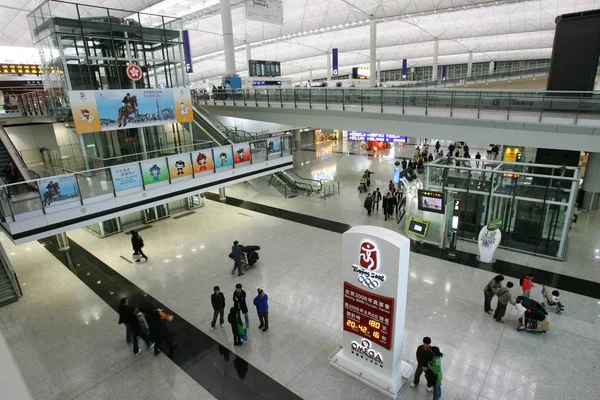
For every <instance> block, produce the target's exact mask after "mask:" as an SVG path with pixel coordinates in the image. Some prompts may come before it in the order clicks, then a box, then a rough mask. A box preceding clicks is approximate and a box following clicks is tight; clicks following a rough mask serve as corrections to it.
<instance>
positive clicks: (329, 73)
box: [311, 50, 331, 87]
mask: <svg viewBox="0 0 600 400" xmlns="http://www.w3.org/2000/svg"><path fill="white" fill-rule="evenodd" d="M311 73H312V71H311ZM329 86H331V50H327V87H329Z"/></svg>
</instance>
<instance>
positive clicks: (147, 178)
mask: <svg viewBox="0 0 600 400" xmlns="http://www.w3.org/2000/svg"><path fill="white" fill-rule="evenodd" d="M140 165H141V166H142V177H143V179H144V184H146V185H153V184H156V183H159V182H164V181H167V183H168V182H169V168H168V167H167V162H166V160H165V159H164V158H155V159H153V160H148V161H142V162H141V163H140Z"/></svg>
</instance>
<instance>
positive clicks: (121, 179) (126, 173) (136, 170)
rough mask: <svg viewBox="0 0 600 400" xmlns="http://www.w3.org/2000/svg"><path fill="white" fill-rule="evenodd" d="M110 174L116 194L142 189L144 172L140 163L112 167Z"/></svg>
mask: <svg viewBox="0 0 600 400" xmlns="http://www.w3.org/2000/svg"><path fill="white" fill-rule="evenodd" d="M110 174H111V175H112V181H113V186H114V188H115V191H116V192H120V191H121V190H127V189H133V188H137V187H139V188H141V187H142V171H141V170H140V165H139V164H138V163H134V164H125V165H118V166H115V167H111V168H110Z"/></svg>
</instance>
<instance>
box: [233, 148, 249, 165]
mask: <svg viewBox="0 0 600 400" xmlns="http://www.w3.org/2000/svg"><path fill="white" fill-rule="evenodd" d="M233 163H234V164H235V167H236V168H237V167H243V166H246V165H250V164H251V160H250V143H236V144H234V145H233Z"/></svg>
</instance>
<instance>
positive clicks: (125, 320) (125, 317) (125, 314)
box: [119, 297, 135, 344]
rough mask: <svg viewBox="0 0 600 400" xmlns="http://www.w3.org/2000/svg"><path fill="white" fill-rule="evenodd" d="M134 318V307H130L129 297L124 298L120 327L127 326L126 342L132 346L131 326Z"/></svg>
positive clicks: (120, 307)
mask: <svg viewBox="0 0 600 400" xmlns="http://www.w3.org/2000/svg"><path fill="white" fill-rule="evenodd" d="M133 318H135V315H134V313H133V307H131V306H130V305H129V301H128V300H127V297H123V298H122V299H121V304H120V305H119V325H121V324H123V325H125V340H126V341H127V344H131V342H132V339H131V329H130V328H129V324H130V323H131V322H132V320H133Z"/></svg>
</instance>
